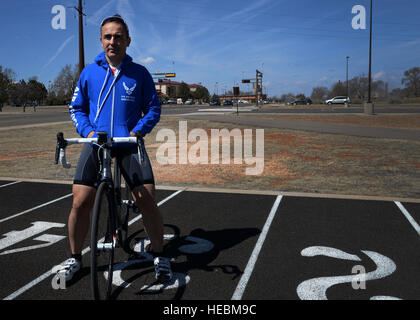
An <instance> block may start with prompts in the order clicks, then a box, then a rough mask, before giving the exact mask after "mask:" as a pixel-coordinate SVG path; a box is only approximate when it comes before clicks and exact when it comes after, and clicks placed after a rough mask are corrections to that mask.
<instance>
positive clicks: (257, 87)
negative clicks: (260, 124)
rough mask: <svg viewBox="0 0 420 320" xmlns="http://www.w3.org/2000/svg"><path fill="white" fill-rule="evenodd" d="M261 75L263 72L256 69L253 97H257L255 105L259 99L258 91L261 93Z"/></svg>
mask: <svg viewBox="0 0 420 320" xmlns="http://www.w3.org/2000/svg"><path fill="white" fill-rule="evenodd" d="M262 77H263V74H262V73H261V72H260V71H258V70H256V77H255V81H256V83H255V97H256V99H257V107H258V104H259V100H260V93H261V88H262Z"/></svg>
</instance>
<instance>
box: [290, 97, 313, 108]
mask: <svg viewBox="0 0 420 320" xmlns="http://www.w3.org/2000/svg"><path fill="white" fill-rule="evenodd" d="M291 104H292V106H297V105H307V106H309V105H311V104H312V100H311V99H308V98H305V99H298V100H295V101H293V102H292V103H291Z"/></svg>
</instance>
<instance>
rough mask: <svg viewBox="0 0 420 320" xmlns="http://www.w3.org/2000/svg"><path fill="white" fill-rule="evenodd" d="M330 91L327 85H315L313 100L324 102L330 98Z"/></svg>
mask: <svg viewBox="0 0 420 320" xmlns="http://www.w3.org/2000/svg"><path fill="white" fill-rule="evenodd" d="M329 94H330V91H329V90H328V88H327V87H315V88H313V89H312V94H311V100H312V101H314V102H317V103H322V102H324V101H325V100H327V99H328V96H329Z"/></svg>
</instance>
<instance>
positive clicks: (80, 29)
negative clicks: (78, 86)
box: [73, 0, 85, 77]
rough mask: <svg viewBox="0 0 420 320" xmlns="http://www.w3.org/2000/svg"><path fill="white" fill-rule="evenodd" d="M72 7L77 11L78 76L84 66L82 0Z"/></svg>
mask: <svg viewBox="0 0 420 320" xmlns="http://www.w3.org/2000/svg"><path fill="white" fill-rule="evenodd" d="M73 9H75V10H76V11H77V12H78V13H79V74H78V75H77V77H80V74H81V73H82V70H83V68H84V67H85V49H84V46H83V16H85V14H84V13H83V8H82V0H79V6H78V7H77V8H76V7H73Z"/></svg>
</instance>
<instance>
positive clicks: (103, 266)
mask: <svg viewBox="0 0 420 320" xmlns="http://www.w3.org/2000/svg"><path fill="white" fill-rule="evenodd" d="M114 212H115V202H114V199H113V193H112V192H111V189H110V186H109V184H108V183H106V182H102V183H101V184H100V185H99V188H98V190H97V192H96V197H95V204H94V206H93V214H92V230H91V241H90V248H91V286H92V294H93V297H94V299H95V300H101V299H106V300H108V299H109V298H110V296H111V292H112V274H113V271H114V266H113V265H114V249H115V221H114Z"/></svg>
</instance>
